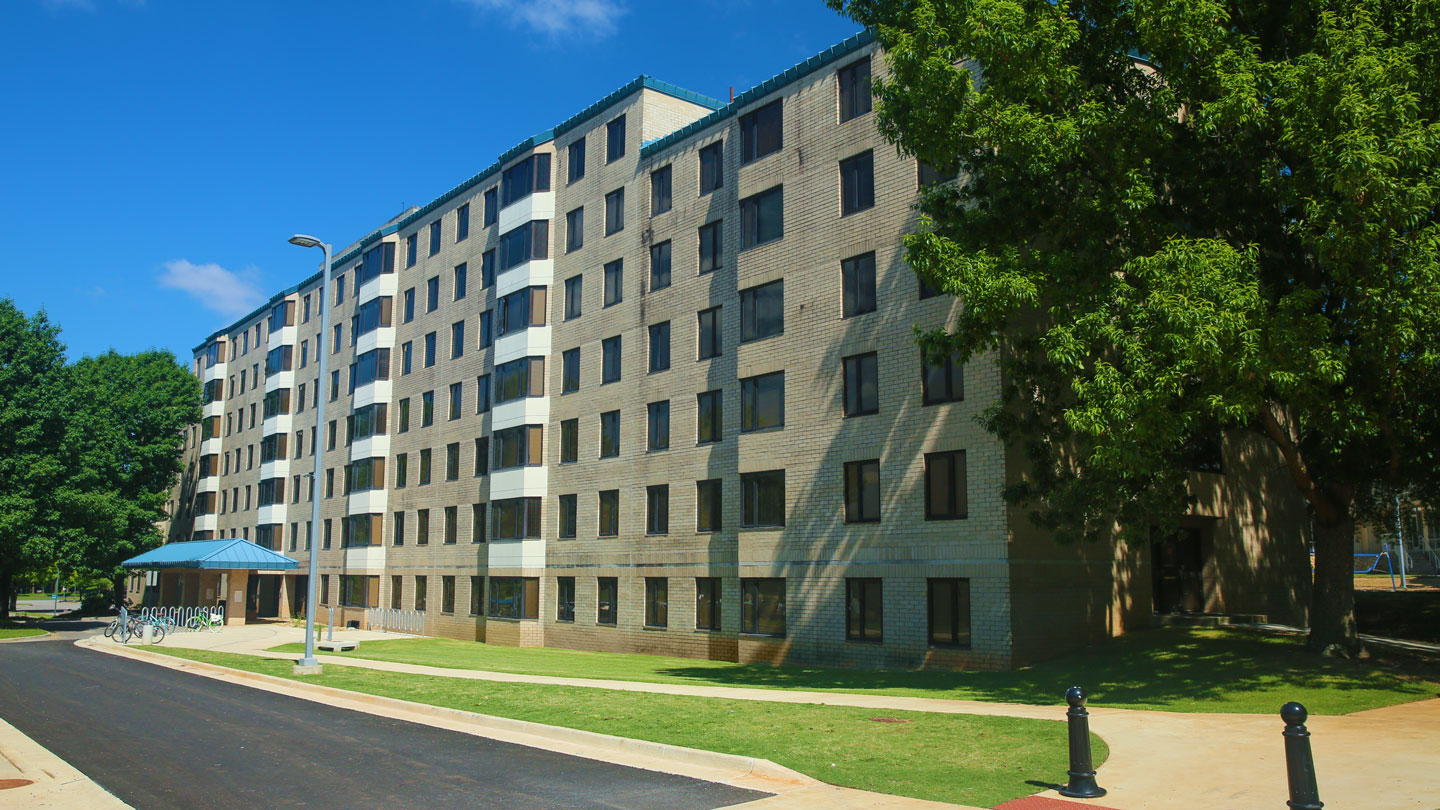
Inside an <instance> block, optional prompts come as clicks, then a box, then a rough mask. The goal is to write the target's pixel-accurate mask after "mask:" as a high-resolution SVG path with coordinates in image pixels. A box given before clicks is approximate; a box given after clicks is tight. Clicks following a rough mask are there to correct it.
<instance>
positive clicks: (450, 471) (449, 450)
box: [445, 442, 460, 543]
mask: <svg viewBox="0 0 1440 810" xmlns="http://www.w3.org/2000/svg"><path fill="white" fill-rule="evenodd" d="M459 479H460V443H459V442H451V443H449V444H447V445H445V480H446V481H458V480H459ZM446 508H447V509H454V508H455V507H453V506H450V507H446ZM449 542H452V543H453V542H455V541H454V540H451V541H449Z"/></svg>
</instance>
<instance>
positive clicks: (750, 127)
mask: <svg viewBox="0 0 1440 810" xmlns="http://www.w3.org/2000/svg"><path fill="white" fill-rule="evenodd" d="M781 112H782V108H781V105H780V99H776V100H774V101H772V102H770V103H769V104H766V105H765V106H764V107H761V108H760V109H758V110H756V111H754V112H752V113H747V114H745V115H742V116H740V162H741V163H742V164H745V163H749V162H751V161H753V160H759V159H760V158H762V157H765V156H766V155H770V154H774V153H775V152H778V151H780V147H781V146H782V145H783V138H782V137H781V133H780V128H781V127H780V125H781Z"/></svg>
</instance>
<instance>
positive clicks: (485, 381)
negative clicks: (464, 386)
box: [475, 374, 490, 413]
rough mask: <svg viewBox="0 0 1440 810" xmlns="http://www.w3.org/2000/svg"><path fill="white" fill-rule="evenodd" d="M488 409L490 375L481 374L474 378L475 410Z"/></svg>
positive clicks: (477, 411)
mask: <svg viewBox="0 0 1440 810" xmlns="http://www.w3.org/2000/svg"><path fill="white" fill-rule="evenodd" d="M488 410H490V375H489V374H481V375H480V376H478V377H476V378H475V412H476V413H485V412H486V411H488Z"/></svg>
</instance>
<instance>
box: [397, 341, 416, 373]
mask: <svg viewBox="0 0 1440 810" xmlns="http://www.w3.org/2000/svg"><path fill="white" fill-rule="evenodd" d="M414 364H415V344H414V343H412V342H411V341H408V340H407V341H405V342H404V343H402V344H400V376H402V377H403V376H405V375H406V374H409V373H410V371H411V370H412V369H413V368H414Z"/></svg>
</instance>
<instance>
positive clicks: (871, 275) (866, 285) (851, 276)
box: [840, 253, 875, 318]
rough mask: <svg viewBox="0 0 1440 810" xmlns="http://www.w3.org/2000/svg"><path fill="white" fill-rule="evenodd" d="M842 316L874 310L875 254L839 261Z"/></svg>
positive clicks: (862, 313)
mask: <svg viewBox="0 0 1440 810" xmlns="http://www.w3.org/2000/svg"><path fill="white" fill-rule="evenodd" d="M840 277H841V283H842V287H843V293H842V299H843V300H842V309H841V312H842V314H843V315H844V317H846V318H849V317H851V316H853V315H864V314H865V313H867V312H874V311H875V254H874V253H866V254H865V255H863V256H856V257H854V258H853V259H846V260H845V261H843V262H841V263H840Z"/></svg>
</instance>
